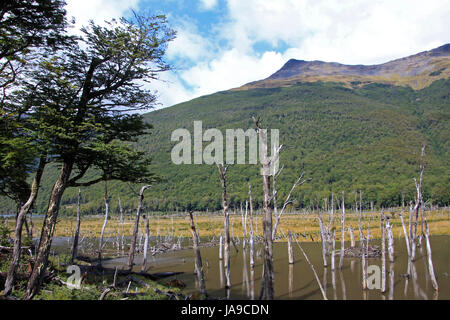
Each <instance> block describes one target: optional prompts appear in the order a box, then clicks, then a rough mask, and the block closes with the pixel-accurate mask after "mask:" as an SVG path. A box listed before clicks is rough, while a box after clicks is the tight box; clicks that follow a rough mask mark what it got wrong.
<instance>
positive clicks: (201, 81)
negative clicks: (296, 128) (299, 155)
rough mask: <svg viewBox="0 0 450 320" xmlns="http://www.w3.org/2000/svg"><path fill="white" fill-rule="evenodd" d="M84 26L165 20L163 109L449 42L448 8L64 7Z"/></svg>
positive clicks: (164, 1) (385, 4)
mask: <svg viewBox="0 0 450 320" xmlns="http://www.w3.org/2000/svg"><path fill="white" fill-rule="evenodd" d="M67 3H68V7H67V9H68V14H69V15H71V16H74V17H75V18H76V19H77V22H78V24H79V25H82V24H86V22H87V21H88V20H89V19H94V20H95V21H103V20H108V19H111V18H113V17H120V16H127V15H129V14H130V10H135V11H137V12H139V13H164V14H166V15H167V17H168V20H169V24H170V25H171V27H172V28H173V29H175V30H176V31H177V32H178V34H177V38H176V39H175V40H174V41H173V42H172V43H170V45H169V48H168V50H167V59H168V61H169V62H170V63H171V64H172V65H173V66H174V67H175V69H174V71H172V72H168V73H165V74H164V75H162V76H161V80H163V81H158V82H154V83H152V84H151V88H152V89H154V90H157V91H158V95H159V101H160V102H161V106H160V107H167V106H171V105H173V104H176V103H179V102H183V101H187V100H191V99H193V98H195V97H199V96H202V95H206V94H211V93H214V92H217V91H221V90H228V89H231V88H234V87H239V86H241V85H244V84H245V83H248V82H251V81H255V80H260V79H263V78H266V77H268V76H270V75H271V74H272V73H274V72H275V71H277V70H278V69H279V68H281V67H282V65H283V64H284V63H285V62H286V61H287V60H289V59H290V58H295V59H302V60H323V61H335V62H340V63H346V64H377V63H383V62H386V61H389V60H392V59H396V58H401V57H404V56H407V55H411V54H414V53H418V52H421V51H424V50H430V49H433V48H435V47H438V46H440V45H443V44H445V43H449V42H450V32H449V30H450V1H449V0H429V1H423V0H420V1H419V0H351V1H350V0H327V1H322V0H276V1H275V0H67Z"/></svg>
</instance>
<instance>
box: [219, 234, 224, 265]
mask: <svg viewBox="0 0 450 320" xmlns="http://www.w3.org/2000/svg"><path fill="white" fill-rule="evenodd" d="M219 260H223V236H222V234H220V238H219Z"/></svg>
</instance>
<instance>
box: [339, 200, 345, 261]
mask: <svg viewBox="0 0 450 320" xmlns="http://www.w3.org/2000/svg"><path fill="white" fill-rule="evenodd" d="M341 232H342V235H341V257H340V259H339V269H342V267H343V266H344V251H345V248H344V245H345V244H344V240H345V199H344V191H342V216H341Z"/></svg>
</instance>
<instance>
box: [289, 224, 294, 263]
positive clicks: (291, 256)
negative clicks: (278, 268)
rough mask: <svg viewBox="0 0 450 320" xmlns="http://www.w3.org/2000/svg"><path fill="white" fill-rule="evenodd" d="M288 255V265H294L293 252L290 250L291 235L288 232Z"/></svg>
mask: <svg viewBox="0 0 450 320" xmlns="http://www.w3.org/2000/svg"><path fill="white" fill-rule="evenodd" d="M288 255H289V264H293V263H294V250H293V248H292V234H291V232H290V231H288Z"/></svg>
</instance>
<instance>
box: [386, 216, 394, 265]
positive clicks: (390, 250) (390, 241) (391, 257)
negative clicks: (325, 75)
mask: <svg viewBox="0 0 450 320" xmlns="http://www.w3.org/2000/svg"><path fill="white" fill-rule="evenodd" d="M386 233H387V240H388V241H387V242H388V253H389V262H391V263H392V262H394V258H395V256H394V235H393V234H392V226H391V224H390V222H389V218H386Z"/></svg>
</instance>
